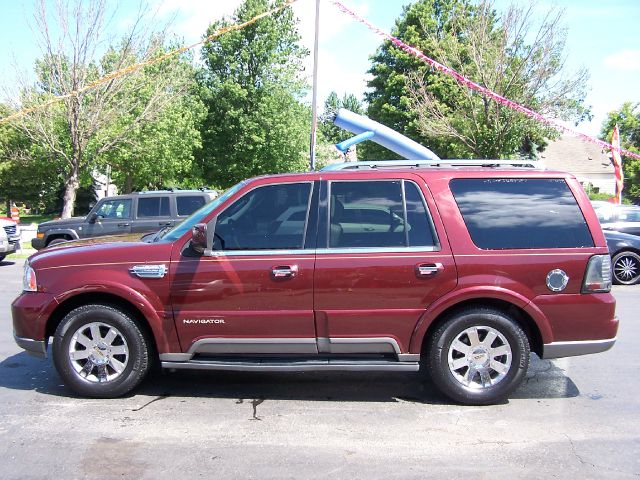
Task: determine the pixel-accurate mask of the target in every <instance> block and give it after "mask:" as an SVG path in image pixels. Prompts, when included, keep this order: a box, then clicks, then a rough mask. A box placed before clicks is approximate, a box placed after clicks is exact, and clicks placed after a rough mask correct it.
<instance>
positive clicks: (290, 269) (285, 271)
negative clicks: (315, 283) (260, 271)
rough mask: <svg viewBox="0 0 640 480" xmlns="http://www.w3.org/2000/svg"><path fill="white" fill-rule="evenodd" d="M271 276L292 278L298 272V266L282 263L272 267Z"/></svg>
mask: <svg viewBox="0 0 640 480" xmlns="http://www.w3.org/2000/svg"><path fill="white" fill-rule="evenodd" d="M271 273H272V275H273V278H276V279H283V278H293V277H295V276H296V275H297V274H298V266H297V265H283V266H278V267H273V269H272V270H271Z"/></svg>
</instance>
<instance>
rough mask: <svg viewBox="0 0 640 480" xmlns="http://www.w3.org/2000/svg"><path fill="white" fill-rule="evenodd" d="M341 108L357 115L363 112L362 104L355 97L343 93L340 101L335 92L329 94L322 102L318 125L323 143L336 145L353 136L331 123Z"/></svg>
mask: <svg viewBox="0 0 640 480" xmlns="http://www.w3.org/2000/svg"><path fill="white" fill-rule="evenodd" d="M341 108H346V109H347V110H350V111H352V112H354V113H358V114H362V113H363V112H364V108H363V106H362V103H361V102H360V101H359V100H358V98H357V97H356V96H355V95H353V94H351V93H350V94H346V93H345V94H344V96H343V97H342V99H340V97H338V94H337V93H336V92H331V93H330V94H329V96H328V97H327V99H326V100H325V102H324V111H323V112H322V115H321V116H320V122H319V125H318V127H319V130H320V133H321V135H322V137H321V139H322V140H323V141H325V142H328V143H332V144H336V143H339V142H342V141H343V140H346V139H347V138H350V137H352V136H353V134H352V133H350V132H347V131H346V130H343V129H342V128H339V127H337V126H336V125H335V124H334V123H333V119H334V118H335V115H336V113H337V112H338V110H340V109H341Z"/></svg>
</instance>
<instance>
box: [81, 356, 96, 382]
mask: <svg viewBox="0 0 640 480" xmlns="http://www.w3.org/2000/svg"><path fill="white" fill-rule="evenodd" d="M93 367H94V364H93V361H91V360H87V363H85V364H84V367H82V370H80V375H81V376H83V377H85V378H86V377H88V376H89V375H90V374H91V371H92V370H93Z"/></svg>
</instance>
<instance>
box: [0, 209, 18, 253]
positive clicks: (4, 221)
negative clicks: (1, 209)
mask: <svg viewBox="0 0 640 480" xmlns="http://www.w3.org/2000/svg"><path fill="white" fill-rule="evenodd" d="M19 248H20V227H19V226H18V224H17V223H16V222H14V221H13V220H11V219H10V218H6V217H2V218H0V262H1V261H2V260H4V258H5V257H6V256H7V255H9V254H10V253H13V252H15V251H16V250H18V249H19Z"/></svg>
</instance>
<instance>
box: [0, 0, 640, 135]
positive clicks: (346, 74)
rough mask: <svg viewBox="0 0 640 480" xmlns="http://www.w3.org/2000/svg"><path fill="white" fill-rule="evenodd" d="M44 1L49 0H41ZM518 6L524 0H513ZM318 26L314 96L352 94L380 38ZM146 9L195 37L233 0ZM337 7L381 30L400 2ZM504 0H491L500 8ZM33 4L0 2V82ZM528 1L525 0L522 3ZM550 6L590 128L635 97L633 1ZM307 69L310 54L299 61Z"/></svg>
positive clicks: (309, 22)
mask: <svg viewBox="0 0 640 480" xmlns="http://www.w3.org/2000/svg"><path fill="white" fill-rule="evenodd" d="M49 1H50V2H51V3H52V0H49ZM515 1H516V3H522V4H525V1H524V0H515ZM322 2H323V3H322V10H321V29H320V66H319V68H320V74H319V83H320V86H319V89H318V95H319V99H320V101H321V102H322V101H323V100H324V98H325V97H326V96H327V95H328V93H329V92H330V91H332V90H335V91H337V92H338V93H339V94H340V95H342V94H343V93H354V94H356V95H357V96H359V97H362V95H363V93H364V91H365V89H366V79H367V75H366V71H367V70H368V68H369V56H370V55H371V54H373V53H374V52H375V49H376V48H377V46H378V45H379V44H380V38H379V37H378V36H376V35H375V34H374V33H372V32H370V31H368V30H367V29H366V28H365V27H364V26H363V25H360V24H356V23H352V22H351V21H350V20H349V19H348V18H347V17H345V16H344V15H343V14H341V13H340V12H338V11H337V10H336V9H335V8H334V7H332V6H331V5H330V4H329V2H328V0H322ZM148 3H149V4H150V8H149V11H150V12H152V13H153V14H154V15H155V18H156V19H157V20H158V21H159V22H163V21H166V20H167V19H169V18H171V17H175V19H174V21H173V24H172V27H171V29H172V31H173V33H175V34H176V35H177V36H178V37H179V38H182V39H184V41H185V42H192V41H196V40H198V39H199V38H200V37H201V35H202V33H203V32H204V30H205V29H206V26H207V24H208V23H209V22H210V21H212V20H214V19H216V18H220V17H221V16H222V15H229V14H230V13H232V12H233V10H234V9H235V8H236V7H237V6H238V4H239V3H240V0H148ZM343 3H345V5H347V6H349V7H350V8H352V9H353V10H355V11H357V12H359V13H360V14H362V15H363V16H365V17H367V18H368V19H369V20H370V21H372V22H373V23H375V24H377V25H378V26H379V27H382V28H383V29H385V30H388V31H389V30H391V29H392V28H393V24H394V20H395V19H396V18H397V17H398V16H399V15H400V14H401V12H402V6H403V5H404V4H406V3H408V2H406V1H397V0H344V2H343ZM508 3H509V1H508V0H497V1H496V8H498V10H500V9H503V8H505V7H506V5H508ZM34 4H35V2H34V1H32V0H0V7H1V9H2V10H1V11H2V15H1V16H0V44H1V45H3V48H2V50H0V86H1V87H2V88H3V89H6V88H7V87H8V88H10V87H11V86H12V85H14V84H15V78H16V76H15V66H17V67H18V68H19V69H21V70H23V71H26V72H29V71H30V70H31V68H32V66H33V61H34V59H35V58H36V57H37V56H38V52H39V50H38V48H37V45H36V44H35V40H34V36H33V33H32V31H31V29H30V27H29V22H31V19H32V11H33V9H34ZM107 4H108V6H109V8H111V9H115V10H116V15H115V16H114V18H113V20H112V21H111V23H110V28H109V32H108V33H109V36H111V37H117V36H118V34H119V33H120V32H122V31H124V29H125V28H126V27H127V25H128V22H129V21H130V20H129V19H130V18H131V16H132V14H133V13H135V10H136V7H137V5H138V2H137V1H134V0H121V1H116V0H107ZM526 4H528V1H527V2H526ZM551 6H558V7H560V8H563V9H564V10H565V24H566V27H567V29H568V37H567V53H568V58H567V66H568V67H569V68H570V69H576V68H578V67H580V66H586V67H587V68H588V69H589V71H590V74H591V78H590V80H589V85H588V88H589V93H588V96H587V104H588V105H590V106H591V107H592V111H593V114H594V115H595V118H594V120H593V121H592V122H591V123H583V124H581V125H580V126H579V127H578V130H581V131H584V132H585V133H589V134H592V135H594V134H597V133H598V131H599V129H600V125H601V123H602V120H603V119H604V118H605V115H606V113H607V112H608V111H611V110H613V109H616V108H618V107H619V106H620V105H621V104H622V102H624V101H634V102H637V101H640V94H639V93H638V92H639V88H638V87H639V86H640V81H639V77H640V34H639V33H638V30H637V24H638V22H639V21H640V1H638V0H609V1H607V2H603V1H597V0H557V1H552V0H540V1H539V2H538V3H537V7H536V8H537V10H539V11H540V14H542V13H543V12H545V11H546V10H547V9H548V8H550V7H551ZM294 8H295V11H296V14H297V15H298V16H299V18H300V20H301V27H300V30H301V34H302V37H303V42H304V43H305V44H306V45H307V46H308V47H309V48H311V46H312V41H313V14H314V9H315V2H314V0H299V2H298V3H297V4H296V5H295V6H294ZM306 71H307V72H309V74H310V72H311V59H309V60H308V62H307V64H306Z"/></svg>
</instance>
